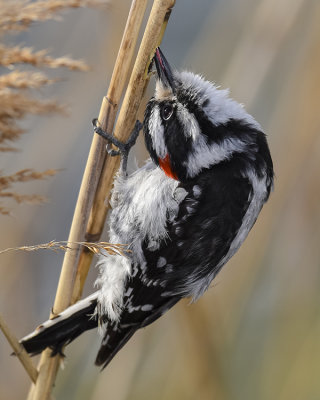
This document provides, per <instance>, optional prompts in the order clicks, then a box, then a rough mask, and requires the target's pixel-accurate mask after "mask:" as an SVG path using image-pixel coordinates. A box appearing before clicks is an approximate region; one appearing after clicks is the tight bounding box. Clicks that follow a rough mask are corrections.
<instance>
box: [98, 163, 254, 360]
mask: <svg viewBox="0 0 320 400" xmlns="http://www.w3.org/2000/svg"><path fill="white" fill-rule="evenodd" d="M228 168H230V164H229V166H228ZM230 175H231V174H230V172H229V173H228V172H227V169H226V168H225V167H224V166H221V167H219V168H217V167H216V168H215V170H214V172H213V171H212V170H206V171H204V172H203V173H202V174H201V175H200V176H198V177H197V180H196V181H190V182H189V183H188V184H184V185H182V184H180V185H181V186H182V187H183V188H184V189H185V190H186V191H187V193H188V195H187V196H186V197H185V199H184V200H183V201H182V203H180V208H179V213H178V215H177V217H176V219H175V220H174V221H172V222H169V219H168V223H167V229H168V237H167V238H166V239H165V240H163V241H162V242H161V244H160V247H159V248H158V249H157V250H155V251H151V250H149V249H148V242H147V241H145V243H144V245H143V251H144V256H145V259H146V266H145V265H144V266H138V265H135V266H134V267H133V271H134V272H133V276H132V277H131V278H130V279H129V280H128V282H127V285H126V292H125V296H124V308H123V312H122V314H121V319H120V321H119V323H117V324H114V325H112V326H111V325H110V327H108V329H107V332H106V335H105V338H104V342H103V344H102V346H101V348H100V351H99V354H98V357H97V360H96V363H97V364H98V365H103V366H104V367H105V366H106V365H107V364H108V363H109V361H111V359H112V358H113V356H114V355H115V354H116V353H117V351H118V350H119V349H120V348H121V347H122V346H123V345H124V344H125V343H126V342H127V341H128V340H129V338H130V337H131V336H132V335H133V333H134V332H135V331H136V330H137V329H139V328H141V327H144V326H146V325H148V324H150V323H152V322H153V321H155V320H156V319H157V318H159V317H160V316H161V315H163V314H164V313H165V312H166V311H168V310H169V309H170V308H171V307H172V306H173V305H174V304H176V303H177V302H178V301H179V300H180V299H181V298H182V297H188V296H194V293H192V292H190V291H189V288H190V287H192V288H194V287H196V288H197V283H199V289H198V290H199V291H203V290H205V289H206V288H207V287H208V285H209V283H210V282H211V280H212V278H213V277H214V276H215V275H216V274H217V273H218V271H219V268H221V265H219V262H220V260H222V259H223V257H225V256H226V254H227V253H228V251H229V248H230V245H231V243H232V241H233V239H234V237H235V236H236V234H237V232H238V231H239V229H240V228H241V221H242V219H243V216H244V214H245V213H246V211H247V209H248V206H249V204H250V193H251V191H252V186H251V184H250V182H249V180H248V179H246V178H243V177H241V176H240V175H237V174H235V175H234V177H233V178H230ZM231 188H232V190H230V189H231ZM200 204H201V207H200ZM190 280H192V281H193V282H194V284H193V285H190ZM202 286H203V287H205V288H202Z"/></svg>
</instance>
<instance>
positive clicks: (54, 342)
mask: <svg viewBox="0 0 320 400" xmlns="http://www.w3.org/2000/svg"><path fill="white" fill-rule="evenodd" d="M96 305H97V299H96V296H94V295H91V296H89V297H87V298H86V299H84V300H81V301H79V302H78V303H76V304H74V305H73V306H71V307H69V308H67V309H66V310H65V311H63V312H62V313H61V314H59V315H57V317H55V318H53V319H51V320H48V321H46V322H45V323H43V324H42V325H40V326H39V327H38V328H37V329H36V330H35V331H34V332H33V333H31V334H30V335H28V336H25V337H24V338H22V339H21V340H20V343H21V344H22V345H23V347H24V348H25V349H26V350H27V352H28V353H30V354H31V355H35V354H39V353H41V352H42V351H43V350H44V349H45V348H47V347H49V348H50V349H51V350H52V355H56V354H58V353H59V354H62V348H63V347H64V346H65V345H67V344H69V343H70V342H72V341H73V340H74V339H75V338H76V337H78V336H79V335H81V333H83V332H85V331H87V330H90V329H93V328H96V327H97V326H98V320H97V317H96V316H95V315H94V311H95V308H96Z"/></svg>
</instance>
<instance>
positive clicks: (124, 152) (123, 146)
mask: <svg viewBox="0 0 320 400" xmlns="http://www.w3.org/2000/svg"><path fill="white" fill-rule="evenodd" d="M92 125H93V130H94V131H95V133H97V134H98V135H100V136H101V137H103V138H104V139H106V140H107V141H108V142H110V143H112V144H113V145H114V146H115V147H117V148H118V150H114V149H111V148H110V146H109V145H108V146H107V152H108V154H110V156H112V157H114V156H119V155H120V156H121V164H122V165H121V168H122V170H123V172H125V173H126V170H127V163H128V156H129V152H130V150H131V147H132V146H134V145H135V143H136V140H137V137H138V136H139V132H140V130H141V128H142V123H141V122H140V121H136V124H135V126H134V128H133V131H132V132H131V134H130V137H129V139H128V141H127V142H126V143H123V142H121V141H120V140H118V139H117V138H116V137H114V136H113V135H110V133H108V132H105V131H104V130H103V129H102V128H101V127H100V126H98V119H97V118H95V119H93V120H92Z"/></svg>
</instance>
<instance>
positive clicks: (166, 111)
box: [161, 104, 173, 121]
mask: <svg viewBox="0 0 320 400" xmlns="http://www.w3.org/2000/svg"><path fill="white" fill-rule="evenodd" d="M172 114H173V106H172V105H171V104H166V105H165V106H163V107H162V109H161V116H162V118H163V119H164V120H165V121H168V119H170V118H171V116H172Z"/></svg>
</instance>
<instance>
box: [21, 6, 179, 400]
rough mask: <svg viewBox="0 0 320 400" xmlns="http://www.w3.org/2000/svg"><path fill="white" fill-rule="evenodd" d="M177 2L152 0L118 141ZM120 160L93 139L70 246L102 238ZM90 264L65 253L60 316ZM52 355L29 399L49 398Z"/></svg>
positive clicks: (114, 103)
mask: <svg viewBox="0 0 320 400" xmlns="http://www.w3.org/2000/svg"><path fill="white" fill-rule="evenodd" d="M146 3H147V2H146V0H133V1H132V4H131V9H130V13H129V16H128V20H127V24H126V28H125V31H124V35H123V39H122V42H121V45H120V49H119V53H118V57H117V60H116V64H115V68H114V72H113V75H112V79H111V82H110V87H109V90H108V93H107V95H106V96H105V97H104V98H103V100H102V105H101V109H100V113H99V118H98V119H99V123H100V126H101V127H102V129H104V130H107V131H108V132H112V130H113V129H112V128H113V125H114V121H115V117H116V112H117V109H118V104H119V101H120V97H121V94H122V90H123V85H124V82H125V81H126V79H125V78H126V76H127V75H128V72H129V66H130V64H131V60H132V57H133V50H134V47H135V44H136V41H137V37H138V33H139V29H140V26H141V23H142V18H143V15H144V12H145V8H146ZM174 3H175V1H174V0H155V1H154V4H153V7H152V10H151V13H150V16H149V19H148V22H147V26H146V29H145V33H144V36H143V39H142V42H141V46H140V49H139V52H138V56H137V59H136V62H135V65H134V68H133V72H132V74H131V78H130V81H129V85H128V88H127V91H126V94H125V97H124V100H123V104H122V107H121V110H120V112H119V116H118V120H117V125H116V128H115V131H114V133H115V136H116V137H117V138H118V139H120V140H122V141H126V140H127V139H128V137H129V135H130V132H131V130H132V129H133V126H134V123H135V120H136V114H137V111H138V108H139V105H140V102H141V99H142V96H143V93H144V89H145V86H146V84H147V82H148V67H149V64H150V62H151V60H152V57H153V54H154V51H155V48H156V47H157V46H158V45H159V44H160V41H161V38H162V36H163V33H164V30H165V27H166V24H167V21H168V18H169V15H170V11H171V8H172V7H173V5H174ZM119 161H120V160H119V158H118V157H113V158H112V157H108V156H107V154H106V151H105V141H104V139H102V138H100V137H99V136H98V135H94V137H93V141H92V145H91V149H90V153H89V157H88V161H87V165H86V168H85V171H84V175H83V180H82V183H81V187H80V192H79V196H78V200H77V204H76V207H75V212H74V217H73V221H72V225H71V229H70V234H69V238H68V242H73V243H74V242H79V241H80V242H81V241H86V240H87V239H88V237H90V241H92V240H97V239H98V238H99V237H100V234H101V231H102V227H103V225H104V221H105V217H106V213H107V208H106V207H105V205H104V201H105V197H106V195H107V194H109V193H110V188H111V185H112V182H113V177H114V174H115V172H116V171H117V169H118V167H119ZM100 208H102V209H100ZM89 216H90V221H89V225H88V220H89ZM87 226H88V230H87ZM91 259H92V257H91V256H88V253H86V252H83V253H82V254H81V257H80V250H79V249H77V248H76V249H74V251H69V252H67V253H66V254H65V257H64V262H63V265H62V270H61V275H60V279H59V284H58V288H57V293H56V298H55V302H54V307H53V312H54V313H59V312H61V311H62V310H64V309H65V308H66V307H68V306H69V305H70V304H71V303H73V302H75V301H76V300H78V299H79V297H80V296H81V293H82V289H83V285H84V281H85V278H86V276H87V273H88V270H89V267H90V262H91ZM79 261H80V262H79ZM50 353H51V351H50V350H46V351H44V352H43V354H42V356H41V360H40V364H39V376H38V379H37V381H36V384H35V385H34V386H33V387H32V388H31V390H30V392H29V396H28V399H29V400H31V399H32V400H46V399H48V398H49V397H50V394H51V390H52V386H53V384H54V381H55V378H56V375H57V372H58V368H59V362H60V357H59V356H56V357H51V356H50V355H51V354H50Z"/></svg>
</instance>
